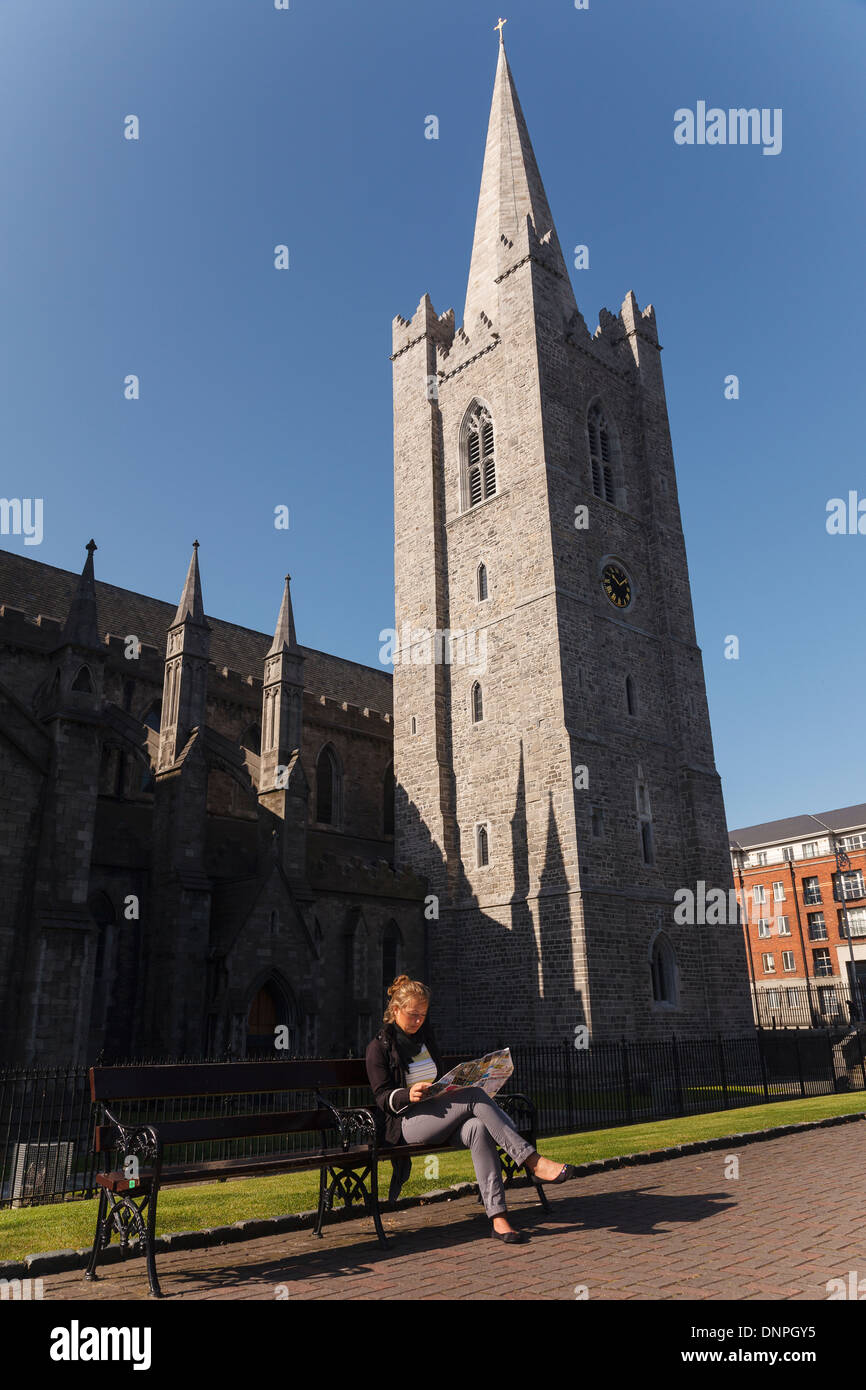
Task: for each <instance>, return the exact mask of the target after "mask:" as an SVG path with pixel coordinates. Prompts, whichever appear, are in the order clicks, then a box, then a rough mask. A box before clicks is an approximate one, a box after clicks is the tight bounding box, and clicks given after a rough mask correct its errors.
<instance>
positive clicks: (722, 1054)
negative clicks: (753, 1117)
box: [716, 1033, 728, 1110]
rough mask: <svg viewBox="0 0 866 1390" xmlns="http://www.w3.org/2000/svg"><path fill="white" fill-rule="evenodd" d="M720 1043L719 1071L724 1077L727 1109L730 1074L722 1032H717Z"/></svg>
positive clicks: (726, 1106) (723, 1091)
mask: <svg viewBox="0 0 866 1390" xmlns="http://www.w3.org/2000/svg"><path fill="white" fill-rule="evenodd" d="M716 1039H717V1041H718V1044H719V1072H720V1074H721V1078H722V1095H723V1097H724V1101H725V1109H726V1110H727V1108H728V1074H727V1072H726V1070H725V1044H724V1043H723V1042H722V1035H721V1033H717V1034H716Z"/></svg>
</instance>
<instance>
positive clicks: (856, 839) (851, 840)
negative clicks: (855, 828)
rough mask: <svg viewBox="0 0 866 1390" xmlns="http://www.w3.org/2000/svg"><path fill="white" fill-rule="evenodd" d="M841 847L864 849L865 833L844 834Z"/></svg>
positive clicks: (865, 847) (865, 846) (865, 843)
mask: <svg viewBox="0 0 866 1390" xmlns="http://www.w3.org/2000/svg"><path fill="white" fill-rule="evenodd" d="M842 848H843V849H866V835H846V836H844V838H843V840H842Z"/></svg>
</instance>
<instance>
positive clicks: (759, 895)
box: [752, 883, 767, 907]
mask: <svg viewBox="0 0 866 1390" xmlns="http://www.w3.org/2000/svg"><path fill="white" fill-rule="evenodd" d="M766 901H767V890H766V888H765V887H764V885H763V883H756V884H755V885H754V887H753V888H752V902H753V903H754V904H755V906H756V907H757V906H758V904H759V903H765V902H766Z"/></svg>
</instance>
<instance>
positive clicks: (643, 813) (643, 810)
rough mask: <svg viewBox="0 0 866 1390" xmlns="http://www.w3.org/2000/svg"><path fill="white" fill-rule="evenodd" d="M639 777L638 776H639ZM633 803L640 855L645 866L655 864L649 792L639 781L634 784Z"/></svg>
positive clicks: (644, 784) (641, 781) (643, 783)
mask: <svg viewBox="0 0 866 1390" xmlns="http://www.w3.org/2000/svg"><path fill="white" fill-rule="evenodd" d="M639 775H640V774H639ZM635 801H636V802H637V819H638V828H639V830H640V843H641V853H642V854H643V862H644V863H645V864H654V863H655V847H654V845H653V821H652V811H651V810H650V802H649V792H648V791H647V789H646V783H645V782H644V781H643V780H639V781H638V782H637V783H636V784H635Z"/></svg>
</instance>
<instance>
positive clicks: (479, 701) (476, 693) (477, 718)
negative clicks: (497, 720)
mask: <svg viewBox="0 0 866 1390" xmlns="http://www.w3.org/2000/svg"><path fill="white" fill-rule="evenodd" d="M483 718H484V696H483V695H482V693H481V686H480V684H479V682H478V681H476V682H475V684H474V685H473V687H472V723H473V724H480V722H481V720H482V719H483Z"/></svg>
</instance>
